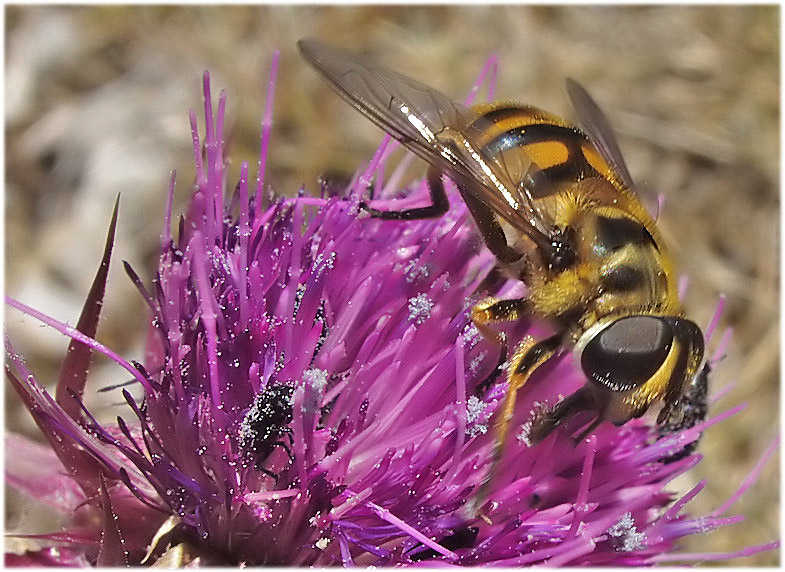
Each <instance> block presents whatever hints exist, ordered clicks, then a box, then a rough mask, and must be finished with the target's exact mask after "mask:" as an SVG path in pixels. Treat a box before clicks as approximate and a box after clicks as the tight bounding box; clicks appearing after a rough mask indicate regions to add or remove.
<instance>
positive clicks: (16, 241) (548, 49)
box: [5, 6, 780, 565]
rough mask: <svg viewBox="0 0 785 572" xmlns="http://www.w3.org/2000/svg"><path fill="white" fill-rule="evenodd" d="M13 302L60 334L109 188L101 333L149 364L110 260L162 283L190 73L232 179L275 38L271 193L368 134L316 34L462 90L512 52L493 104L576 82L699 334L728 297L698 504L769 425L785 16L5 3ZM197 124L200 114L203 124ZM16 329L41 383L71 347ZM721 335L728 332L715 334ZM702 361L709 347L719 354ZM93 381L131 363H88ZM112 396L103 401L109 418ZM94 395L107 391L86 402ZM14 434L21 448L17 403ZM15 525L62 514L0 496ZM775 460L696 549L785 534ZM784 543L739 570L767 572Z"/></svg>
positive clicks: (775, 419) (42, 333)
mask: <svg viewBox="0 0 785 572" xmlns="http://www.w3.org/2000/svg"><path fill="white" fill-rule="evenodd" d="M5 23H6V76H5V78H6V93H5V102H6V103H5V105H6V108H5V113H6V116H5V117H6V289H7V291H8V292H9V293H10V294H11V295H13V296H15V297H17V298H19V299H21V300H22V301H24V302H26V303H28V304H31V305H33V306H35V307H37V308H39V309H41V310H43V311H45V312H47V313H49V314H51V315H53V316H55V317H57V318H59V319H63V320H69V321H71V322H72V323H73V322H74V321H75V320H76V318H77V316H78V314H79V308H80V305H81V303H82V300H83V298H84V296H85V294H86V292H87V289H88V288H89V284H90V281H91V280H92V276H93V274H94V271H95V268H96V265H97V263H98V261H99V259H100V252H101V249H102V244H103V240H104V236H105V232H106V227H107V225H108V221H109V217H110V213H111V205H112V202H113V200H114V198H115V196H116V194H117V193H118V192H121V193H122V202H121V211H120V222H119V234H118V238H117V241H116V249H115V256H114V263H113V268H112V270H111V273H110V285H109V291H108V296H107V302H106V306H105V312H104V317H103V321H102V326H101V329H100V331H99V338H100V339H101V341H103V342H104V343H105V344H107V345H109V346H111V347H112V348H114V349H115V350H117V351H119V352H120V353H121V354H123V355H125V356H131V357H135V358H138V359H141V357H142V338H143V334H144V332H145V312H144V307H143V305H142V302H141V298H140V296H138V295H137V294H136V293H135V292H134V291H133V289H132V288H131V286H130V281H129V280H128V279H127V278H126V276H125V275H124V273H123V271H122V267H121V265H120V264H119V261H120V260H123V259H125V260H128V261H129V262H130V263H131V264H132V265H133V267H134V268H135V269H136V270H137V271H138V272H139V274H140V275H141V276H142V277H143V279H145V280H149V278H150V277H151V275H152V268H153V265H154V262H155V259H156V252H157V244H158V237H159V235H160V225H161V220H162V213H163V207H164V201H165V194H166V185H167V178H168V171H169V169H173V168H174V169H177V170H178V171H179V177H178V181H179V184H178V196H177V198H178V200H179V201H180V204H182V201H183V200H184V199H185V198H186V197H187V195H188V191H189V188H190V185H191V182H192V180H193V169H192V167H191V163H192V159H191V156H190V153H191V151H190V135H189V131H188V120H187V111H188V109H191V108H193V109H197V110H199V109H201V94H200V77H201V72H202V71H203V70H204V69H209V70H210V71H211V73H212V78H213V86H214V89H215V91H216V93H217V90H218V89H219V88H226V89H227V91H228V94H229V105H228V109H229V117H230V120H229V124H230V129H229V133H230V135H229V143H230V155H231V158H232V160H233V164H234V169H235V170H239V164H240V161H241V160H245V159H249V160H255V159H254V158H255V156H256V153H257V149H258V132H259V120H260V117H261V113H262V109H263V98H264V93H265V89H266V82H267V73H268V67H269V62H270V55H271V53H272V50H273V49H274V48H280V49H281V68H280V72H279V78H278V88H277V96H276V104H275V128H274V131H273V139H272V148H271V154H270V158H269V162H268V177H267V181H268V182H269V183H270V184H271V185H272V187H273V188H274V189H275V191H276V192H279V193H287V194H291V193H293V192H296V190H297V189H298V188H299V187H300V186H303V185H304V187H305V188H306V189H307V190H308V191H310V192H315V191H316V190H317V189H318V185H317V182H316V181H317V177H319V176H320V175H323V174H328V175H330V176H331V177H332V178H333V179H339V178H341V177H346V176H348V175H349V174H350V173H351V172H352V171H353V170H354V169H355V168H357V167H358V166H359V165H360V164H361V161H363V160H366V159H367V158H368V157H369V156H370V153H371V151H372V149H373V148H374V147H375V145H376V143H377V142H378V140H379V138H380V132H379V131H378V130H377V129H376V128H374V127H373V126H372V125H371V124H370V123H369V122H367V121H366V120H365V119H363V118H362V117H361V116H360V115H359V114H357V113H356V112H354V111H353V110H351V109H350V108H349V107H348V106H347V105H345V104H344V103H343V102H342V101H340V100H339V98H337V97H336V96H334V94H333V93H332V92H330V91H329V89H328V88H327V87H326V86H325V85H324V84H323V83H322V82H321V81H320V80H319V79H318V78H317V77H316V75H315V74H314V73H313V72H312V70H311V69H310V68H309V67H308V66H307V65H306V64H305V63H304V62H303V61H302V60H300V58H299V57H298V56H297V54H296V50H295V41H296V40H297V39H299V38H302V37H318V38H321V39H324V40H328V41H330V42H333V43H336V44H340V45H343V46H345V47H347V48H350V49H353V50H357V51H360V52H365V53H367V54H369V55H371V56H372V57H374V58H376V59H378V60H380V61H383V62H385V63H387V64H388V65H390V66H393V67H395V68H396V69H399V70H401V71H403V72H405V73H407V74H408V75H411V76H414V77H417V78H420V79H422V80H424V81H426V82H427V83H429V84H431V85H433V86H435V87H438V88H439V89H440V90H441V91H443V92H445V93H447V94H449V95H452V96H454V97H455V98H456V99H462V98H463V96H464V94H465V93H466V92H467V89H468V88H469V86H470V85H471V84H472V82H473V81H474V78H475V76H476V74H477V73H478V71H479V70H480V68H481V67H482V65H483V63H484V61H485V59H486V57H487V56H488V55H489V54H491V53H495V54H497V55H498V56H499V58H500V61H501V73H500V76H499V80H500V81H499V88H498V92H497V93H498V94H499V96H500V97H502V98H507V99H516V100H520V101H525V102H527V103H532V104H534V105H539V106H541V107H544V108H546V109H548V110H551V111H554V112H556V113H560V114H563V115H566V116H567V117H570V116H571V110H570V108H569V105H568V102H567V98H566V96H565V94H564V89H563V81H564V78H565V77H566V76H571V77H574V78H576V79H578V80H579V81H580V82H581V83H583V84H584V85H585V86H586V87H587V88H588V89H589V90H590V91H591V92H592V94H593V95H594V96H595V98H596V99H597V100H598V101H599V102H600V104H601V105H602V107H603V108H604V109H605V110H606V112H607V113H608V115H609V116H610V118H611V122H612V123H613V125H614V127H615V128H616V130H617V132H618V135H619V139H620V144H621V147H622V151H623V152H624V154H625V156H626V158H627V161H628V164H629V166H630V169H631V171H632V173H633V176H635V177H636V179H638V180H639V181H647V182H648V183H650V184H651V185H652V186H654V187H655V188H656V189H658V190H659V191H661V192H663V193H664V194H665V196H666V204H665V208H664V212H663V213H662V214H661V216H660V221H661V227H662V229H663V230H664V232H665V235H666V237H667V240H668V241H669V246H670V248H671V251H672V253H673V255H674V257H675V258H676V260H677V262H678V264H679V268H680V269H681V270H682V271H683V272H684V273H686V274H688V275H689V277H690V289H689V293H688V298H687V305H688V307H689V309H690V314H691V316H692V317H693V318H694V319H695V320H696V321H697V322H698V323H699V324H706V323H707V321H708V319H709V317H710V315H711V313H712V310H713V308H714V306H715V303H716V300H717V296H718V294H719V293H725V294H726V295H727V297H728V302H727V306H726V312H725V314H724V318H723V322H722V324H721V327H722V328H725V327H732V328H733V329H734V336H733V342H732V344H731V346H730V348H729V351H728V355H727V358H726V359H725V360H724V361H723V363H722V364H721V367H720V368H719V369H718V370H717V372H716V374H714V375H713V377H712V380H711V381H712V384H713V388H714V391H716V390H717V389H718V388H721V387H724V386H725V385H727V384H728V383H731V382H736V383H737V387H736V389H735V390H734V391H733V392H732V393H731V394H730V395H729V396H726V397H724V398H723V399H722V400H721V401H720V402H719V403H718V404H717V405H716V409H715V410H716V411H720V410H725V409H727V408H730V407H732V406H733V405H735V404H736V403H739V402H746V403H747V404H748V406H747V409H746V410H745V411H744V412H742V413H741V414H739V415H737V416H735V417H733V418H732V419H730V420H728V421H727V422H724V423H723V424H721V425H720V426H718V427H716V428H714V429H712V431H711V432H710V433H709V434H708V435H706V436H705V437H704V440H703V442H702V444H701V450H702V452H703V453H704V454H705V456H706V459H705V460H704V461H703V462H702V463H701V464H700V466H699V467H698V468H697V469H695V470H694V471H693V472H692V473H691V474H690V475H689V478H687V479H685V480H684V482H683V483H680V484H681V485H683V486H684V487H685V488H684V490H686V487H687V486H690V483H695V482H697V481H698V480H699V479H703V478H706V479H708V485H707V487H706V489H705V490H704V491H703V492H702V493H701V494H700V495H699V496H698V498H697V499H696V501H695V502H693V503H691V506H692V510H693V511H696V512H698V513H700V512H702V511H703V512H706V511H708V510H710V509H712V508H714V507H716V506H718V505H719V504H720V503H721V502H722V501H723V500H724V499H726V498H727V497H728V495H730V494H731V493H732V492H733V491H734V490H735V488H736V487H737V486H738V485H739V484H740V483H741V481H742V479H743V478H744V476H745V475H746V474H747V473H748V472H749V471H750V470H751V468H752V467H753V466H754V465H755V463H756V461H757V460H758V459H759V457H760V455H761V453H762V451H763V450H764V449H765V448H766V447H767V446H768V445H769V444H770V443H771V442H772V439H773V438H774V437H775V435H776V434H777V433H778V432H779V402H780V400H779V383H778V381H779V320H778V318H779V306H778V291H779V267H780V264H779V256H780V243H779V232H778V230H779V227H778V220H779V192H778V180H779V141H780V139H779V134H780V131H779V8H778V7H776V6H768V7H753V6H721V7H708V6H706V7H703V6H700V7H678V6H654V7H581V8H577V7H568V6H560V7H544V6H542V7H523V6H505V7H451V6H439V7H419V6H415V7H412V6H409V7H405V8H397V7H384V8H380V7H334V8H332V7H319V8H312V7H285V6H277V7H271V8H270V7H221V8H213V7H176V8H165V7H142V6H137V7H121V6H116V7H79V8H74V7H37V6H17V7H9V8H7V9H6V22H5ZM200 124H201V117H200ZM6 328H7V329H8V331H9V332H10V333H11V335H12V338H13V340H14V341H15V343H16V344H17V346H18V349H19V350H21V351H22V352H23V353H24V354H25V355H27V356H29V359H28V363H29V364H30V365H31V366H32V367H33V369H34V370H35V371H36V372H37V373H39V374H40V377H41V379H44V380H53V379H54V375H55V373H54V372H56V367H57V364H58V361H59V359H60V358H61V356H62V353H63V351H64V349H65V347H66V343H67V342H66V340H64V339H63V338H62V337H61V336H59V335H58V334H56V333H53V332H51V331H49V330H48V329H45V328H42V327H40V326H39V325H37V324H35V323H34V321H33V320H31V319H29V318H28V319H25V318H23V317H21V316H20V315H19V314H18V313H16V312H14V311H10V312H6ZM716 339H719V336H718V337H717V338H715V340H716ZM710 349H711V348H710ZM92 373H93V374H94V378H92V379H91V384H92V387H93V388H96V387H100V386H101V385H102V384H108V383H111V382H117V381H118V376H119V377H120V378H123V375H124V374H123V372H122V371H120V370H119V369H118V368H116V367H112V366H111V364H107V363H106V362H102V361H101V360H98V361H97V363H96V365H95V366H94V368H93V371H92ZM115 399H116V396H112V397H110V398H109V400H108V401H109V403H108V405H107V411H108V413H109V414H110V415H111V416H114V415H116V414H117V413H118V410H117V407H116V406H114V405H112V401H113V400H115ZM89 404H90V405H97V403H96V402H92V401H91V402H89ZM6 420H7V426H8V427H10V428H13V429H14V430H17V431H23V432H25V433H27V434H31V435H34V434H35V431H36V430H35V428H34V427H33V426H32V424H31V423H30V421H29V418H28V416H27V415H26V414H25V413H24V412H22V411H20V409H19V406H18V402H17V400H15V399H14V396H12V395H10V394H9V393H8V392H6ZM8 499H9V503H8V507H9V514H8V516H7V526H8V527H11V528H14V529H20V528H21V529H23V530H30V529H36V527H37V530H38V531H43V530H49V529H51V528H52V526H53V524H52V521H50V520H47V518H49V517H46V518H44V523H43V524H42V523H41V522H40V520H41V518H42V517H40V516H39V517H38V518H36V517H37V516H38V515H40V514H43V513H40V512H39V511H38V509H35V508H30V507H24V506H20V505H19V504H18V503H17V499H16V497H15V496H13V495H10V496H9V497H8ZM779 502H780V497H779V472H778V458H775V459H773V460H772V461H770V462H769V464H768V466H767V467H766V469H765V470H764V471H763V474H762V477H761V479H760V480H759V482H758V483H757V484H756V485H755V487H754V488H752V489H751V490H750V491H748V492H747V493H746V494H745V495H744V497H743V498H742V499H741V501H740V502H739V503H738V504H737V505H736V506H734V507H733V508H732V509H731V511H730V512H731V513H732V514H736V513H739V512H740V513H743V514H746V515H747V520H746V521H745V523H743V524H740V525H736V526H733V527H729V528H726V529H722V530H720V531H717V532H715V533H713V534H710V535H707V536H701V537H697V538H693V539H692V540H691V542H690V543H689V544H688V545H687V546H686V548H685V549H686V550H689V551H698V552H704V551H723V550H735V549H738V548H740V547H742V546H744V545H750V544H759V543H764V542H767V541H770V540H773V539H775V538H778V537H779V523H778V516H779ZM778 561H779V556H778V553H777V552H772V553H765V554H761V555H758V556H756V557H753V558H747V559H742V560H737V561H734V562H732V564H733V565H773V564H776V563H777V562H778Z"/></svg>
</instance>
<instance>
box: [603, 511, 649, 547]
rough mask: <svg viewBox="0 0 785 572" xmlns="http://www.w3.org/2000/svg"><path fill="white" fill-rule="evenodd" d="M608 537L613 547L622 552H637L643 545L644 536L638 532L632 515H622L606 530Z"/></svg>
mask: <svg viewBox="0 0 785 572" xmlns="http://www.w3.org/2000/svg"><path fill="white" fill-rule="evenodd" d="M608 536H610V537H611V538H612V539H613V541H614V543H613V544H614V546H615V547H616V549H617V550H621V551H622V552H632V551H633V550H638V549H639V548H641V547H642V546H644V544H645V540H646V535H645V534H644V533H643V532H638V529H637V528H635V521H634V520H633V518H632V513H630V512H626V513H624V514H623V515H622V516H621V518H620V519H619V521H618V522H617V523H616V524H614V525H613V526H611V527H610V528H609V529H608Z"/></svg>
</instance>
